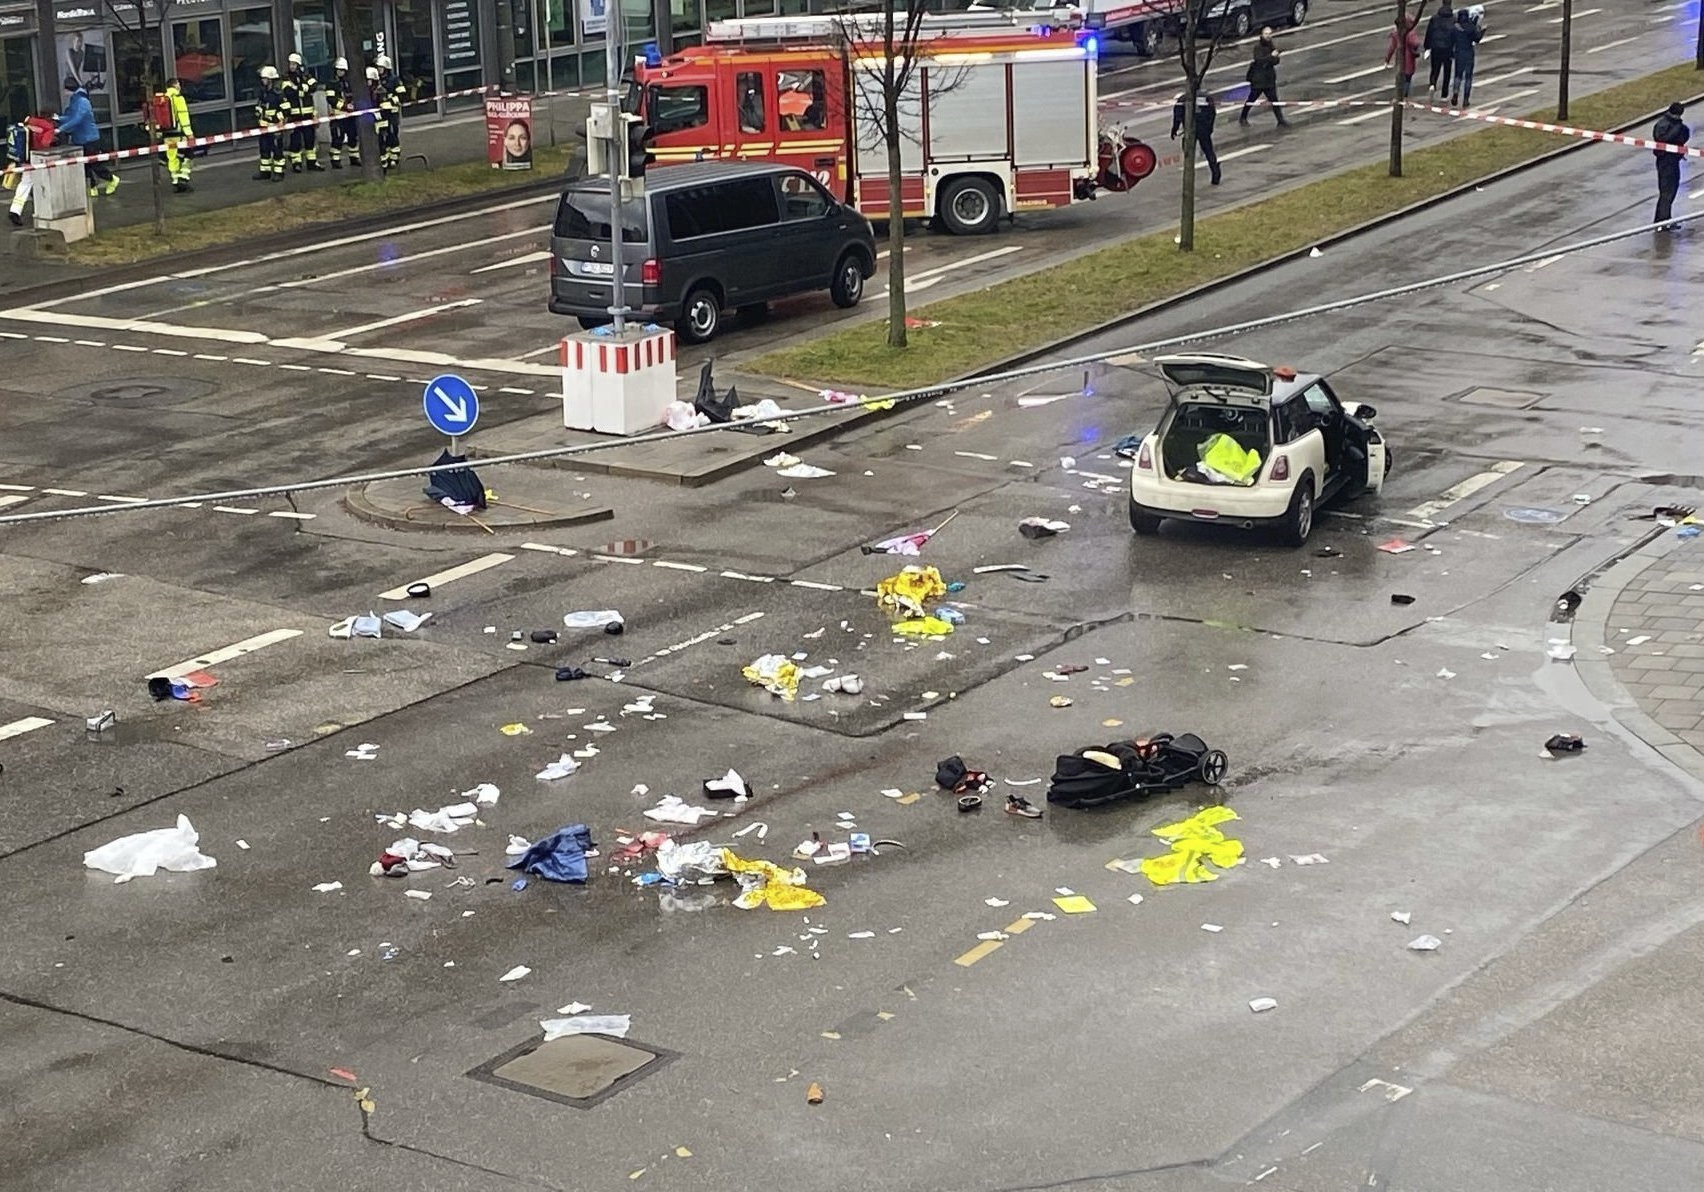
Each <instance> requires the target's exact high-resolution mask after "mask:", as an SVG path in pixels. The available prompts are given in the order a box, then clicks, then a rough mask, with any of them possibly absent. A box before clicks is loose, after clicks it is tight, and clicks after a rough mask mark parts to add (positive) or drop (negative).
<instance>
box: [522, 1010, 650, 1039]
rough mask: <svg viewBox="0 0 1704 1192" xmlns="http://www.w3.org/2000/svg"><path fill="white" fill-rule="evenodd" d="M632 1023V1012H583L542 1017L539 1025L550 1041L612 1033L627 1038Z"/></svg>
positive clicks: (620, 1037)
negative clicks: (574, 1015) (577, 1014)
mask: <svg viewBox="0 0 1704 1192" xmlns="http://www.w3.org/2000/svg"><path fill="white" fill-rule="evenodd" d="M632 1023H633V1015H631V1014H581V1015H579V1016H578V1017H575V1018H542V1019H540V1020H539V1024H538V1025H539V1026H541V1027H543V1028H544V1041H545V1042H546V1043H548V1042H550V1041H551V1040H552V1039H561V1038H563V1037H565V1036H567V1035H610V1036H612V1037H614V1038H617V1039H625V1038H627V1031H628V1028H629V1027H630V1026H631V1025H632Z"/></svg>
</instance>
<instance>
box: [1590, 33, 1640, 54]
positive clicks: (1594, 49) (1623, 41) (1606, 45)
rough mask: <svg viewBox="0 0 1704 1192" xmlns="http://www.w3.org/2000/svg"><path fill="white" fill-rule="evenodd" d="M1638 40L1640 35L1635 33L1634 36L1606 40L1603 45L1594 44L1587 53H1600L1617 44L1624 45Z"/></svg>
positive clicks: (1611, 48)
mask: <svg viewBox="0 0 1704 1192" xmlns="http://www.w3.org/2000/svg"><path fill="white" fill-rule="evenodd" d="M1638 40H1639V35H1638V34H1634V35H1633V36H1632V37H1623V38H1621V39H1620V40H1619V41H1606V42H1604V43H1603V44H1602V45H1601V46H1593V47H1592V48H1591V49H1589V50H1587V51H1586V53H1588V54H1598V53H1602V52H1603V51H1604V50H1613V49H1614V48H1615V47H1616V46H1624V45H1626V44H1627V43H1628V42H1630V41H1638Z"/></svg>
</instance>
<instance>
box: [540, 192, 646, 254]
mask: <svg viewBox="0 0 1704 1192" xmlns="http://www.w3.org/2000/svg"><path fill="white" fill-rule="evenodd" d="M609 208H610V202H609V195H607V194H598V193H597V192H595V191H591V192H586V191H570V192H569V193H568V194H565V195H563V196H562V201H561V202H560V203H559V204H557V207H556V234H557V235H558V236H560V237H561V238H562V239H564V240H599V241H603V242H604V243H608V242H609V240H610V236H611V231H612V229H611V227H610V213H609ZM648 239H649V237H648V236H646V234H645V203H644V201H643V200H642V199H634V200H633V201H632V202H628V203H623V204H622V205H621V242H622V243H623V244H644V243H645V242H646V241H647V240H648Z"/></svg>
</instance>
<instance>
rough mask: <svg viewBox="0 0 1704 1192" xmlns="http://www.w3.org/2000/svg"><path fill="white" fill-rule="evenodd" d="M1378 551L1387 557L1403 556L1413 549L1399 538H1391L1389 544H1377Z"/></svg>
mask: <svg viewBox="0 0 1704 1192" xmlns="http://www.w3.org/2000/svg"><path fill="white" fill-rule="evenodd" d="M1379 549H1380V550H1382V551H1384V553H1385V554H1387V555H1404V554H1407V553H1408V552H1409V551H1411V550H1413V549H1414V547H1413V546H1412V545H1411V544H1409V543H1407V542H1404V541H1403V540H1402V539H1400V538H1392V539H1391V540H1390V541H1389V542H1381V543H1379Z"/></svg>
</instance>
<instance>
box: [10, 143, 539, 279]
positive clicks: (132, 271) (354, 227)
mask: <svg viewBox="0 0 1704 1192" xmlns="http://www.w3.org/2000/svg"><path fill="white" fill-rule="evenodd" d="M564 181H566V179H565V178H558V177H556V176H554V175H552V176H551V177H549V178H537V179H534V180H533V181H531V182H526V183H522V184H521V185H519V186H502V187H493V188H492V189H491V190H486V191H478V192H476V193H474V194H467V195H457V196H456V197H454V198H449V199H435V200H433V201H432V202H429V203H421V204H418V205H416V206H413V207H393V208H391V209H390V210H388V211H376V212H374V213H373V214H371V215H363V216H358V217H356V218H353V219H331V220H320V221H318V222H315V223H308V224H302V225H301V226H300V227H296V228H290V229H288V230H286V231H283V232H278V233H276V234H275V235H271V236H265V237H262V238H260V239H257V240H251V241H247V242H245V243H244V244H242V245H241V246H240V248H239V246H238V245H234V244H214V245H209V246H208V247H206V248H197V249H192V250H190V251H188V252H184V253H179V254H175V255H172V256H170V258H169V259H170V262H171V269H170V271H169V272H166V273H162V272H161V265H162V263H163V262H165V261H166V260H167V259H168V257H167V256H166V255H161V256H156V257H151V258H149V259H147V260H143V261H134V262H132V263H131V264H128V265H115V266H111V267H106V266H101V265H89V266H72V267H73V268H87V269H88V270H89V271H90V272H89V273H88V274H86V275H85V276H82V277H74V278H67V279H63V280H60V281H52V282H46V283H44V284H42V285H38V286H26V287H25V288H23V289H21V290H12V291H10V292H7V293H4V294H0V300H3V301H4V302H6V303H7V304H10V305H16V306H29V305H32V304H34V303H38V302H45V301H52V300H57V299H62V298H75V297H77V296H79V295H81V294H84V293H86V292H87V291H89V290H94V289H105V288H106V287H108V286H114V285H123V284H125V283H126V282H132V281H147V280H151V279H152V280H168V279H169V278H170V277H171V276H172V274H175V273H180V272H182V271H183V270H186V269H195V268H200V267H202V266H207V265H220V264H223V263H224V262H226V261H227V260H231V259H234V258H236V257H239V256H254V255H262V254H265V253H269V252H277V251H280V250H283V249H287V248H300V247H301V246H302V243H303V240H304V238H309V237H313V236H315V235H318V234H321V233H326V232H335V233H336V234H337V235H338V236H340V237H341V236H357V235H361V234H362V233H365V232H378V231H383V230H384V229H385V228H386V227H388V226H391V225H393V224H394V223H396V222H397V221H398V220H399V219H402V218H406V219H409V220H414V219H431V218H433V217H434V216H440V215H456V214H460V213H461V212H464V211H473V210H477V209H478V208H479V207H481V206H484V205H485V204H486V203H489V202H492V201H499V202H500V201H504V200H508V199H515V198H525V197H527V196H528V195H531V194H541V195H542V194H547V193H550V192H553V191H556V190H559V189H561V187H562V184H563V183H564Z"/></svg>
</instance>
